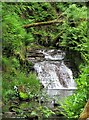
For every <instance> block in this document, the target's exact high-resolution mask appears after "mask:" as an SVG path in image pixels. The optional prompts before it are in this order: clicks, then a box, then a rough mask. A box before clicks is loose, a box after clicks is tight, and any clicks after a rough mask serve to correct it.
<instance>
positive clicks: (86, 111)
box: [79, 100, 89, 120]
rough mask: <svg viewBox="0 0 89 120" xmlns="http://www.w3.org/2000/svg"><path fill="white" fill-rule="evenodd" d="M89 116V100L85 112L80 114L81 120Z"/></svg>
mask: <svg viewBox="0 0 89 120" xmlns="http://www.w3.org/2000/svg"><path fill="white" fill-rule="evenodd" d="M87 118H89V100H88V101H87V103H86V105H85V107H84V110H83V112H82V113H81V114H80V118H79V120H86V119H87Z"/></svg>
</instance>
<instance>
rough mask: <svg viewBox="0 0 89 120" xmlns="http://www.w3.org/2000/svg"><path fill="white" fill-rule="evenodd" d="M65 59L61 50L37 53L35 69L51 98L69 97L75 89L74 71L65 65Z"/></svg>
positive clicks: (39, 51)
mask: <svg viewBox="0 0 89 120" xmlns="http://www.w3.org/2000/svg"><path fill="white" fill-rule="evenodd" d="M39 57H41V58H40V59H38V58H39ZM64 57H65V53H64V52H62V51H61V50H38V51H37V53H36V57H35V59H34V61H35V62H34V69H35V71H36V72H37V74H38V78H39V80H40V82H41V83H42V84H43V86H44V88H45V90H46V91H47V93H48V95H49V96H52V97H53V96H56V95H58V96H68V95H70V94H71V93H72V91H71V90H73V89H75V86H76V85H75V82H74V79H73V75H72V71H71V70H70V69H69V68H68V67H67V66H66V65H65V63H64ZM67 91H70V92H67Z"/></svg>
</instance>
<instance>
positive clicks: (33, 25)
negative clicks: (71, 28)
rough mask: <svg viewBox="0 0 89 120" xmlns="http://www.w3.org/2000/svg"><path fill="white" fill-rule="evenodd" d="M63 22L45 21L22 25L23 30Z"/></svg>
mask: <svg viewBox="0 0 89 120" xmlns="http://www.w3.org/2000/svg"><path fill="white" fill-rule="evenodd" d="M61 22H63V20H58V19H56V20H50V21H46V22H37V23H32V24H27V25H24V26H23V27H24V28H29V27H35V26H40V25H41V26H42V25H50V24H55V23H61Z"/></svg>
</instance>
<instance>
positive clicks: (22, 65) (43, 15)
mask: <svg viewBox="0 0 89 120" xmlns="http://www.w3.org/2000/svg"><path fill="white" fill-rule="evenodd" d="M2 9H3V10H2V30H3V34H2V39H3V42H2V44H3V48H2V49H3V50H2V51H3V58H2V64H3V65H2V68H3V83H2V85H3V101H4V102H7V101H9V100H10V99H11V100H12V99H15V97H18V96H16V91H15V90H14V86H17V88H18V95H19V98H21V99H27V98H30V99H31V98H33V97H34V96H35V95H38V96H40V95H39V91H40V83H39V80H38V79H37V77H36V75H35V74H33V73H31V72H30V68H31V67H32V64H31V62H29V61H27V59H26V50H28V49H31V48H32V49H35V48H36V49H39V48H44V47H43V46H46V47H50V48H53V47H55V48H60V47H64V48H65V50H68V51H71V52H72V54H73V53H74V55H72V59H74V61H73V62H75V63H76V65H77V66H78V67H79V71H80V73H79V77H78V78H77V79H76V83H77V90H76V91H75V93H74V94H73V95H72V96H70V97H69V98H67V99H66V100H65V104H63V105H62V107H63V109H64V111H63V113H64V114H65V115H66V116H67V117H69V118H73V117H74V118H77V117H78V115H79V114H80V112H81V111H82V108H83V106H84V104H85V102H86V101H87V99H88V97H87V96H89V93H88V91H89V90H88V88H89V85H88V80H89V73H88V71H89V67H88V66H89V40H88V39H87V20H86V19H87V7H86V6H85V4H84V3H58V2H55V3H51V2H45V3H39V2H36V3H31V2H30V3H24V2H23V3H3V4H2ZM61 13H62V14H63V15H62V17H61V20H63V23H59V24H53V25H47V26H37V27H31V28H29V29H27V30H25V29H24V28H23V25H25V24H31V23H35V22H40V21H41V22H44V21H49V20H54V19H58V17H59V16H60V14H61ZM56 36H58V37H56ZM78 55H80V56H78ZM79 57H80V58H79ZM77 58H79V59H82V60H83V62H81V61H78V60H77ZM80 65H81V66H84V67H81V66H80ZM30 108H31V106H30ZM18 113H19V114H20V113H21V114H23V116H25V117H26V116H28V115H26V114H24V112H23V110H21V109H18ZM30 113H31V114H30V115H32V116H36V115H37V116H42V115H43V116H44V117H49V116H50V115H52V114H54V113H53V112H52V111H51V110H50V109H49V108H47V107H42V106H39V107H38V108H36V110H32V111H31V112H30Z"/></svg>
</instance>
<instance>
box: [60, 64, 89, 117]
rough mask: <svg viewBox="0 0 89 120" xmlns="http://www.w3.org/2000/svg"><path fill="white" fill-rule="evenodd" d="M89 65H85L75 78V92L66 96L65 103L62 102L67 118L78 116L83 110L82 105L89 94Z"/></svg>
mask: <svg viewBox="0 0 89 120" xmlns="http://www.w3.org/2000/svg"><path fill="white" fill-rule="evenodd" d="M88 80H89V67H87V66H85V67H83V68H82V70H81V74H80V75H79V78H77V79H76V82H77V90H76V91H75V93H74V94H73V95H72V96H70V97H68V98H66V100H65V103H64V104H62V107H63V108H64V114H65V111H66V114H65V115H66V116H68V117H69V118H78V116H79V115H80V113H81V112H82V110H83V107H84V106H85V104H86V101H87V100H88V96H89V93H88V91H89V84H88Z"/></svg>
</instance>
